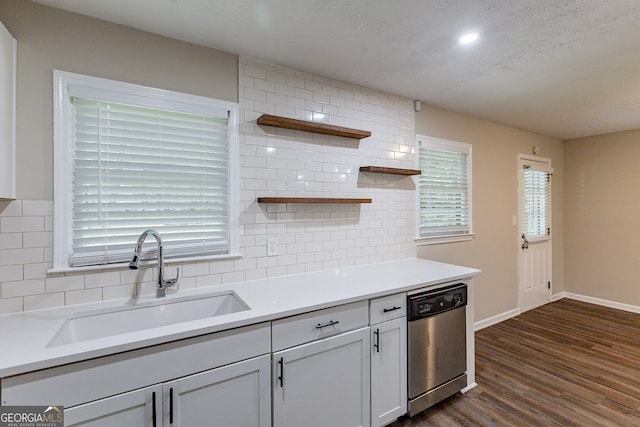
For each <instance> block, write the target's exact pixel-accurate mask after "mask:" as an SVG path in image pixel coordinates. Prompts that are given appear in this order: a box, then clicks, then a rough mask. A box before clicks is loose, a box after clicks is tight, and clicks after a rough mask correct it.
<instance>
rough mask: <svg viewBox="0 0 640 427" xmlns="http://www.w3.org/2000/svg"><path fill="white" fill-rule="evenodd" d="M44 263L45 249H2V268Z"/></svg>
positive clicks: (0, 258) (0, 252) (0, 263)
mask: <svg viewBox="0 0 640 427" xmlns="http://www.w3.org/2000/svg"><path fill="white" fill-rule="evenodd" d="M39 262H44V249H43V248H28V249H0V266H3V265H16V264H33V263H39Z"/></svg>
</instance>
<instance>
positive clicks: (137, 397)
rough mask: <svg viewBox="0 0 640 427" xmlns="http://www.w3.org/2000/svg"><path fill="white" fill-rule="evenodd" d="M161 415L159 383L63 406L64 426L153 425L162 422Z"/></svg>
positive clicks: (146, 426)
mask: <svg viewBox="0 0 640 427" xmlns="http://www.w3.org/2000/svg"><path fill="white" fill-rule="evenodd" d="M161 416H162V386H161V385H156V386H151V387H146V388H143V389H140V390H135V391H131V392H128V393H122V394H118V395H116V396H113V397H108V398H105V399H100V400H96V401H95V402H91V403H86V404H84V405H78V406H74V407H72V408H69V409H65V410H64V425H65V426H74V427H79V426H83V427H89V426H90V427H113V426H119V427H151V426H154V427H155V426H160V425H162V418H161ZM154 417H155V418H154Z"/></svg>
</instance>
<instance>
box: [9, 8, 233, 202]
mask: <svg viewBox="0 0 640 427" xmlns="http://www.w3.org/2000/svg"><path fill="white" fill-rule="evenodd" d="M0 21H2V22H3V23H4V25H5V26H6V27H7V29H8V30H9V31H10V32H11V34H12V35H13V37H15V38H16V39H17V40H18V102H17V123H16V126H17V128H16V134H17V135H16V138H17V144H16V145H17V152H16V163H17V177H16V178H17V188H16V193H17V198H18V199H22V200H25V199H26V200H53V179H52V178H53V137H52V135H53V124H52V120H53V119H52V116H53V105H52V102H53V101H52V96H53V95H52V92H53V89H52V81H53V77H52V70H53V69H60V70H64V71H70V72H74V73H80V74H89V75H92V76H96V77H103V78H108V79H114V80H120V81H125V82H129V83H136V84H142V85H146V86H153V87H158V88H162V89H168V90H175V91H180V92H186V93H191V94H195V95H201V96H209V97H213V98H218V99H223V100H227V101H233V102H236V101H237V100H238V59H237V56H235V55H230V54H227V53H223V52H220V51H216V50H213V49H208V48H204V47H200V46H196V45H193V44H188V43H182V42H179V41H176V40H172V39H169V38H166V37H161V36H157V35H153V34H149V33H145V32H142V31H137V30H134V29H131V28H127V27H124V26H121V25H114V24H110V23H107V22H105V21H100V20H96V19H92V18H88V17H85V16H81V15H77V14H73V13H69V12H65V11H62V10H59V9H54V8H50V7H47V6H43V5H40V4H37V3H32V2H30V1H26V0H0Z"/></svg>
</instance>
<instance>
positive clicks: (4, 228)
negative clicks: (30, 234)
mask: <svg viewBox="0 0 640 427" xmlns="http://www.w3.org/2000/svg"><path fill="white" fill-rule="evenodd" d="M27 231H44V218H43V217H31V216H21V217H10V216H9V217H2V218H0V232H2V233H23V232H27Z"/></svg>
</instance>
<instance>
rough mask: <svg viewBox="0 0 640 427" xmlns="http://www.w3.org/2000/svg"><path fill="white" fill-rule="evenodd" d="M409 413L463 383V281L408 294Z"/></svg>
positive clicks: (465, 342)
mask: <svg viewBox="0 0 640 427" xmlns="http://www.w3.org/2000/svg"><path fill="white" fill-rule="evenodd" d="M407 298H408V306H409V317H408V321H409V325H408V326H409V327H408V355H409V361H408V362H409V363H408V375H409V378H408V388H409V390H408V391H409V393H408V398H409V411H408V412H409V416H413V415H415V414H417V413H418V412H421V411H423V410H425V409H427V408H428V407H430V406H432V405H434V404H436V403H438V402H439V401H441V400H442V399H445V398H447V397H449V396H451V395H452V394H455V393H457V392H458V391H460V390H462V389H463V388H464V387H466V385H467V374H466V371H467V340H466V323H467V322H466V319H467V317H466V305H467V285H466V284H464V283H458V284H455V285H452V286H447V287H444V288H439V289H435V290H426V291H422V292H419V293H415V294H410V295H409V296H408V297H407Z"/></svg>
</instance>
